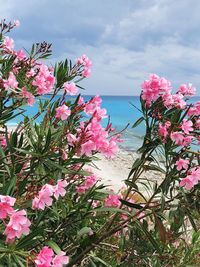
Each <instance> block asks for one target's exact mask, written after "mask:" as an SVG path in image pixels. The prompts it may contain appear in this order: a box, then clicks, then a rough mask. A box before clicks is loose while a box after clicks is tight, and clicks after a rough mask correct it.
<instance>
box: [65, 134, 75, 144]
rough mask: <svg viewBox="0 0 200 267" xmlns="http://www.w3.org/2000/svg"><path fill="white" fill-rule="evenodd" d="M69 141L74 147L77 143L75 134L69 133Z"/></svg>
mask: <svg viewBox="0 0 200 267" xmlns="http://www.w3.org/2000/svg"><path fill="white" fill-rule="evenodd" d="M67 141H68V144H69V145H70V146H74V144H75V143H76V141H77V138H76V136H75V135H74V134H71V133H68V134H67Z"/></svg>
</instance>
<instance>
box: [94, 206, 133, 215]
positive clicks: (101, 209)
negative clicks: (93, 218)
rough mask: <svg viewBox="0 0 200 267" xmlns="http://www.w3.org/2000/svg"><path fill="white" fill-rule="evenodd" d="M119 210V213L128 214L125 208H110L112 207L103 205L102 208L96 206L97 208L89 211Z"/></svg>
mask: <svg viewBox="0 0 200 267" xmlns="http://www.w3.org/2000/svg"><path fill="white" fill-rule="evenodd" d="M94 211H95V212H114V213H115V212H119V213H123V214H127V215H130V213H129V212H128V211H126V210H122V209H119V208H112V207H104V208H97V209H94V210H91V212H94Z"/></svg>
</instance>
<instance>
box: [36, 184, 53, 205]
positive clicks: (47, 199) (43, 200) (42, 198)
mask: <svg viewBox="0 0 200 267" xmlns="http://www.w3.org/2000/svg"><path fill="white" fill-rule="evenodd" d="M53 193H54V187H53V186H52V185H49V184H46V185H44V186H43V187H42V189H41V190H40V191H39V195H38V196H37V197H35V198H34V199H33V202H32V209H41V210H44V209H45V206H47V207H50V206H51V205H52V202H53V199H52V196H53Z"/></svg>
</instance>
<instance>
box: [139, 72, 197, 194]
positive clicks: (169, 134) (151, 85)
mask: <svg viewBox="0 0 200 267" xmlns="http://www.w3.org/2000/svg"><path fill="white" fill-rule="evenodd" d="M141 87H142V94H141V97H142V99H143V101H144V103H145V105H146V107H147V109H150V110H151V109H153V111H152V110H151V112H150V113H149V115H150V116H152V117H154V118H156V119H157V121H158V128H157V130H156V131H155V133H156V132H157V133H158V135H159V138H161V139H162V141H164V143H167V142H171V143H172V144H173V145H174V148H175V149H177V148H180V150H181V151H182V150H183V149H184V150H185V149H188V150H189V148H190V147H191V146H192V145H193V146H195V145H197V146H198V145H199V144H200V138H199V130H200V118H199V116H200V102H199V101H198V102H196V103H192V104H188V103H187V100H188V99H189V98H190V97H191V96H193V95H194V94H195V88H194V87H192V85H191V84H189V85H186V84H181V85H180V86H179V88H178V90H177V92H176V93H175V94H172V93H171V89H172V87H171V82H170V81H168V80H166V79H165V78H160V77H159V76H157V75H155V74H152V75H150V78H149V80H146V81H144V82H143V84H142V86H141ZM171 109H173V112H176V114H177V115H176V117H174V118H179V114H181V112H182V113H183V116H182V117H181V118H180V119H179V120H178V121H176V122H173V123H172V122H171V121H170V120H171V117H170V112H169V110H171ZM151 114H152V115H151ZM171 114H172V113H171ZM184 150H183V151H184ZM193 161H194V159H193ZM193 165H194V164H193ZM193 165H192V164H191V162H190V160H189V159H188V158H180V159H179V160H176V163H175V166H176V168H177V171H183V170H184V174H185V178H184V179H182V180H181V182H180V185H181V186H185V188H186V189H192V188H193V187H194V186H195V185H196V184H197V183H198V181H199V180H200V177H199V168H198V167H197V168H196V166H193Z"/></svg>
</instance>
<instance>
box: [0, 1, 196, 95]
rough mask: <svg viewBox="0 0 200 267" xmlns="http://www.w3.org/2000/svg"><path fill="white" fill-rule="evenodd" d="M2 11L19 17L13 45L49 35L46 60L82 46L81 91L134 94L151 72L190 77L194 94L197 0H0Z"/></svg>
mask: <svg viewBox="0 0 200 267" xmlns="http://www.w3.org/2000/svg"><path fill="white" fill-rule="evenodd" d="M0 6H1V8H0V17H1V18H6V19H19V20H20V22H21V26H20V27H19V28H17V29H16V30H14V31H13V32H12V33H11V34H10V36H11V37H13V38H14V39H15V42H16V45H17V47H18V48H20V47H22V46H23V47H25V48H27V49H29V48H30V47H31V44H32V43H33V42H40V41H44V40H45V41H47V42H51V43H53V56H52V60H51V62H55V61H56V60H61V59H64V58H66V57H67V58H71V59H76V58H77V57H78V56H80V55H81V54H83V53H84V54H87V55H88V57H90V58H91V60H92V62H93V68H92V75H91V77H90V79H87V80H85V81H84V82H83V85H84V86H85V87H86V88H87V91H86V92H87V94H97V93H98V94H101V95H138V94H139V93H140V84H141V82H142V81H143V80H144V79H146V78H147V77H148V74H149V73H157V74H158V75H160V76H164V77H166V78H167V79H170V80H171V81H172V85H173V87H174V88H175V89H176V88H177V86H178V85H179V84H180V83H188V82H191V83H192V84H193V85H194V86H195V87H196V88H197V92H198V94H199V95H200V16H199V10H200V1H199V0H176V1H175V0H101V1H100V0H74V1H68V0H57V1H53V0H51V1H50V0H48V1H47V0H31V1H28V0H15V1H13V0H0Z"/></svg>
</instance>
